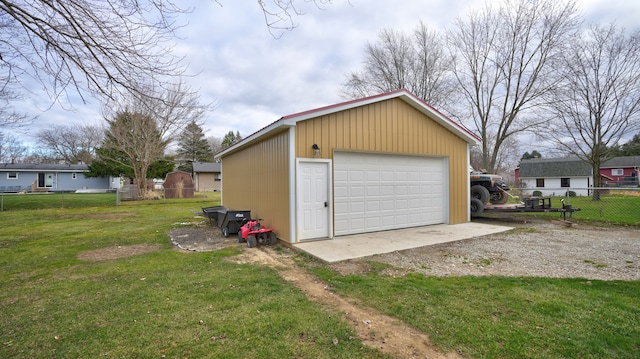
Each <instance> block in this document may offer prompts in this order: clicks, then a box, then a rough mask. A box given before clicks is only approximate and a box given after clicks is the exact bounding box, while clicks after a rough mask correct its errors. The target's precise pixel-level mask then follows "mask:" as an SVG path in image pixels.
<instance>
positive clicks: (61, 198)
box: [0, 186, 220, 211]
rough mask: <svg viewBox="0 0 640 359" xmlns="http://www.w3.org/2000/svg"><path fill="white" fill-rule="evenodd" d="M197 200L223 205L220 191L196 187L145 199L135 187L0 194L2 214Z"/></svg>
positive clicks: (147, 195) (157, 190) (150, 192)
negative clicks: (135, 202)
mask: <svg viewBox="0 0 640 359" xmlns="http://www.w3.org/2000/svg"><path fill="white" fill-rule="evenodd" d="M181 198H184V199H194V200H196V201H202V202H203V203H213V202H219V201H220V192H219V191H213V190H210V191H201V192H196V191H195V188H193V187H185V188H179V189H164V188H162V187H161V188H154V189H149V190H147V191H146V192H145V193H144V194H143V195H141V194H140V193H139V192H138V189H137V188H136V187H135V186H123V187H121V188H119V189H117V190H115V189H114V190H75V189H69V190H61V189H59V190H56V191H48V192H45V191H38V192H31V191H27V190H22V191H15V190H14V189H11V190H10V191H7V190H0V211H12V210H23V209H45V208H78V207H97V206H118V205H126V203H127V202H128V201H144V200H167V199H181Z"/></svg>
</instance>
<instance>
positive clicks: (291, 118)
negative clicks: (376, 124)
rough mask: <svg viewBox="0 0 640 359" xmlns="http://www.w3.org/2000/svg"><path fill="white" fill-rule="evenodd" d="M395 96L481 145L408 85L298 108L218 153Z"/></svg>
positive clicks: (476, 137)
mask: <svg viewBox="0 0 640 359" xmlns="http://www.w3.org/2000/svg"><path fill="white" fill-rule="evenodd" d="M394 98H398V99H401V100H403V101H404V102H406V103H407V104H409V105H410V106H412V107H413V108H415V109H416V110H418V111H420V112H422V113H423V114H425V115H426V116H428V117H429V118H431V119H433V120H434V121H436V122H437V123H439V124H440V125H442V126H443V127H445V128H446V129H448V130H449V131H451V132H453V133H455V134H456V135H458V136H459V137H461V138H462V139H464V140H465V141H466V142H467V143H469V144H472V145H477V144H479V143H480V138H479V137H478V136H476V135H474V134H473V133H472V132H471V131H469V130H468V129H467V128H465V127H464V126H462V125H461V124H459V123H457V122H455V121H453V120H452V119H450V118H448V117H447V116H445V115H444V114H442V113H441V112H440V111H438V110H436V109H435V108H433V107H431V105H429V104H427V103H426V102H424V101H423V100H421V99H419V98H418V97H417V96H416V95H414V94H412V93H411V92H409V91H407V90H405V89H402V90H396V91H392V92H387V93H383V94H379V95H375V96H370V97H365V98H361V99H357V100H351V101H346V102H341V103H338V104H334V105H330V106H325V107H320V108H316V109H313V110H309V111H304V112H298V113H294V114H291V115H287V116H284V117H281V118H280V119H278V120H277V121H275V122H273V123H271V124H270V125H268V126H266V127H264V128H262V129H261V130H259V131H257V132H255V133H253V134H251V135H250V136H247V137H246V138H244V139H243V140H242V141H240V142H238V143H236V144H234V145H233V146H231V147H228V148H226V149H224V150H222V151H221V152H219V153H217V154H216V157H221V156H223V155H225V154H229V153H232V152H235V151H237V150H240V149H242V148H244V147H246V146H248V145H249V144H251V143H253V142H254V141H257V140H259V139H260V138H263V137H264V136H266V135H268V134H269V135H270V134H272V133H277V132H279V131H284V130H285V129H287V128H290V127H294V126H295V125H296V123H297V122H299V121H304V120H308V119H311V118H315V117H320V116H323V115H328V114H331V113H336V112H340V111H345V110H349V109H352V108H356V107H360V106H365V105H369V104H372V103H376V102H381V101H385V100H390V99H394Z"/></svg>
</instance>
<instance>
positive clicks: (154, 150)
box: [92, 82, 214, 195]
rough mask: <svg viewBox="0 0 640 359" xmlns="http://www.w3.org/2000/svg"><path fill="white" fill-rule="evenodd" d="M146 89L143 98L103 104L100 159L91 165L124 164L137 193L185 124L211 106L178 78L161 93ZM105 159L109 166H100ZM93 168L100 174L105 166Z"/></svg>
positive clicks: (104, 172)
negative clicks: (104, 128) (112, 104)
mask: <svg viewBox="0 0 640 359" xmlns="http://www.w3.org/2000/svg"><path fill="white" fill-rule="evenodd" d="M148 91H150V94H151V95H149V96H145V97H144V98H138V97H132V98H130V99H128V100H127V99H121V100H120V101H119V102H118V104H116V105H115V106H114V107H110V106H105V108H104V111H105V120H106V122H107V124H108V126H107V131H106V139H105V141H104V144H103V147H102V148H101V149H100V150H99V151H98V153H99V155H100V156H99V157H100V158H99V161H100V162H99V163H98V164H95V166H94V168H98V167H103V168H105V167H110V168H111V169H113V170H114V171H115V170H117V169H118V168H124V169H125V170H126V172H127V173H132V174H133V177H134V179H135V180H136V184H137V185H138V190H139V193H140V194H141V195H143V194H144V193H145V191H146V179H147V173H148V171H149V168H150V167H151V166H152V164H153V163H154V162H157V161H160V160H161V159H162V157H163V156H164V152H165V150H166V149H167V146H168V145H169V144H171V143H172V142H173V141H174V140H175V139H176V138H177V136H176V135H177V134H178V133H179V132H180V131H182V130H183V128H184V127H185V126H186V125H188V124H189V123H197V122H198V120H199V119H200V118H202V116H203V115H204V114H205V113H206V111H207V110H210V109H212V107H213V106H214V105H201V104H200V101H199V97H198V95H197V93H196V92H194V91H192V90H190V89H189V87H188V86H186V85H184V84H183V83H181V82H180V83H176V84H174V85H173V86H172V87H171V88H170V90H168V91H165V92H163V93H158V94H154V92H153V89H150V90H148ZM114 109H115V113H114V112H113V111H114ZM109 163H110V164H113V166H111V165H107V166H103V164H109ZM125 170H122V172H120V173H124V172H125ZM92 171H93V169H92ZM95 172H97V173H100V174H102V175H104V174H106V172H108V170H105V171H95ZM111 174H114V173H111ZM116 175H117V173H116Z"/></svg>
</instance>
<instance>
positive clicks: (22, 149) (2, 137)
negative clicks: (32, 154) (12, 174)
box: [0, 132, 27, 163]
mask: <svg viewBox="0 0 640 359" xmlns="http://www.w3.org/2000/svg"><path fill="white" fill-rule="evenodd" d="M26 156H27V147H26V146H25V145H24V144H23V143H22V142H20V140H18V139H17V138H16V137H14V136H11V135H7V134H4V133H2V132H0V162H2V163H20V162H22V161H23V160H24V159H25V158H26Z"/></svg>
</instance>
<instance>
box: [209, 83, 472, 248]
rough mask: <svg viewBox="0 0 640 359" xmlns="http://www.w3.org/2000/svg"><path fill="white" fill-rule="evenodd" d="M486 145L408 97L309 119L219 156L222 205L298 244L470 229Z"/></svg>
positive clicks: (291, 121)
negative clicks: (473, 169) (472, 190)
mask: <svg viewBox="0 0 640 359" xmlns="http://www.w3.org/2000/svg"><path fill="white" fill-rule="evenodd" d="M477 144H479V138H478V137H477V136H475V135H473V134H472V133H471V132H470V131H468V130H467V129H465V128H464V127H462V126H461V125H460V124H458V123H456V122H455V121H453V120H451V119H449V118H447V117H446V116H444V115H443V114H442V113H440V112H439V111H437V110H436V109H434V108H433V107H431V106H429V105H428V104H426V103H425V102H424V101H422V100H421V99H419V98H418V97H416V96H415V95H413V94H412V93H410V92H409V91H407V90H398V91H394V92H389V93H385V94H381V95H376V96H371V97H367V98H362V99H358V100H353V101H347V102H343V103H339V104H335V105H331V106H327V107H322V108H317V109H313V110H309V111H304V112H300V113H296V114H292V115H288V116H284V117H282V118H280V119H279V120H277V121H275V122H273V123H271V124H270V125H268V126H267V127H265V128H263V129H261V130H259V131H258V132H256V133H254V134H252V135H250V136H248V137H246V138H245V139H244V140H242V141H240V142H239V143H236V144H234V145H233V146H231V147H229V148H227V149H225V150H223V151H221V152H219V153H218V154H217V156H218V158H220V159H221V164H222V171H223V172H224V178H223V179H222V204H223V205H224V206H225V207H228V208H236V209H248V210H251V215H252V217H256V218H261V219H263V224H265V225H266V226H267V227H272V228H274V230H275V232H276V234H277V236H278V237H279V238H280V239H282V240H284V241H288V242H291V243H296V242H300V241H305V240H316V239H330V238H333V237H334V236H345V235H350V234H358V233H367V232H376V231H383V230H390V229H400V228H410V227H418V226H425V225H432V224H441V223H445V224H456V223H463V222H467V221H469V218H470V214H469V173H468V171H469V147H470V146H473V145H477Z"/></svg>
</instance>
